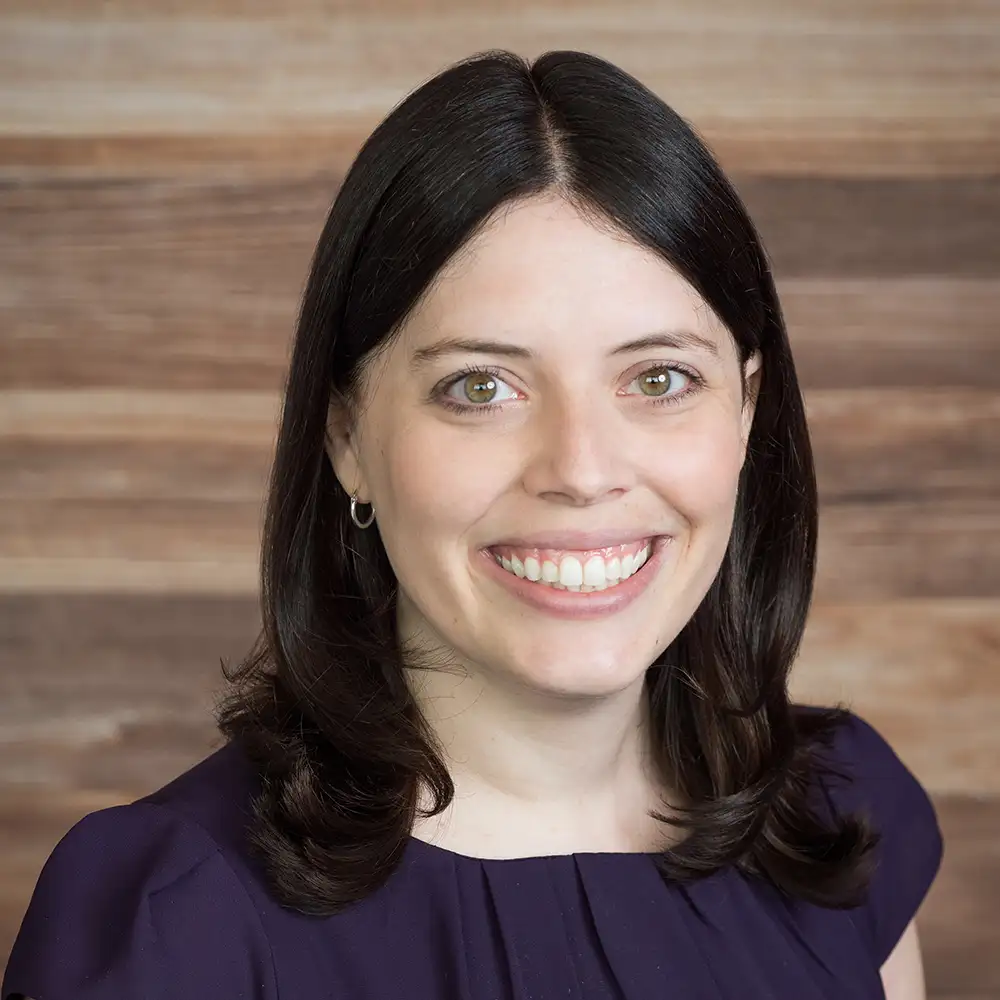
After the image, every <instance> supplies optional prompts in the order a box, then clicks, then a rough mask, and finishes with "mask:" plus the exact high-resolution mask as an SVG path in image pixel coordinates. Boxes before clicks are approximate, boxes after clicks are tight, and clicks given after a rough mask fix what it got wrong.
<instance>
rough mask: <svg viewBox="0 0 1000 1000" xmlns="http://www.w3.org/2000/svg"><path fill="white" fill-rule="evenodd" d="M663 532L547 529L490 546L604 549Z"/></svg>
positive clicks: (640, 540)
mask: <svg viewBox="0 0 1000 1000" xmlns="http://www.w3.org/2000/svg"><path fill="white" fill-rule="evenodd" d="M661 534H662V532H648V531H647V532H642V531H634V530H633V531H630V530H626V529H622V528H607V529H605V530H603V531H546V532H540V533H538V534H536V535H508V536H507V537H506V538H504V539H502V540H500V541H497V542H492V543H491V544H490V545H489V546H488V548H496V547H498V546H501V545H509V546H514V547H517V548H525V549H577V550H580V551H583V550H586V549H603V548H606V547H607V546H609V545H624V544H626V543H628V542H642V541H646V540H647V539H650V538H659V537H660V535H661Z"/></svg>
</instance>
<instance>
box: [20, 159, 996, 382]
mask: <svg viewBox="0 0 1000 1000" xmlns="http://www.w3.org/2000/svg"><path fill="white" fill-rule="evenodd" d="M738 186H739V189H740V191H741V193H742V195H743V197H744V198H745V200H746V201H747V204H748V206H749V208H750V211H751V213H752V214H753V216H754V218H755V220H756V222H757V224H758V226H759V228H760V230H761V232H762V234H763V238H764V241H765V244H766V245H767V247H768V250H769V253H770V255H771V257H772V259H773V261H774V266H775V272H776V275H777V277H778V280H779V282H782V281H786V280H788V279H790V278H794V277H800V278H819V277H822V278H826V279H831V278H837V277H840V278H848V279H852V280H857V279H866V280H869V281H871V280H872V279H874V278H876V277H896V278H903V277H905V278H908V279H910V281H911V283H912V282H913V279H914V278H915V277H916V276H918V275H921V274H925V275H929V276H936V277H937V278H940V277H941V276H942V275H944V276H947V277H949V278H951V279H956V278H963V277H964V278H982V279H984V281H986V282H991V283H995V282H996V279H997V274H998V273H1000V243H998V242H997V241H996V239H995V234H994V232H993V229H994V227H993V225H992V220H993V219H995V218H997V217H1000V177H997V178H981V179H975V178H963V179H950V180H935V181H909V182H896V183H890V182H885V183H883V182H881V181H878V180H817V179H785V180H775V179H765V178H756V179H755V178H744V179H742V180H738ZM336 190H337V181H336V179H335V178H334V177H332V176H329V175H317V176H311V177H293V178H290V179H287V180H279V179H261V178H246V177H242V178H241V177H215V178H203V179H201V180H198V181H194V180H191V181H176V180H175V181H170V180H165V179H164V180H148V179H139V178H131V179H123V180H120V181H107V182H104V181H101V182H84V181H75V182H60V183H51V184H48V183H45V184H19V185H8V186H6V187H3V186H0V214H2V215H3V217H4V220H5V225H4V227H3V229H2V231H0V278H2V281H3V286H4V289H5V290H4V295H3V298H2V299H0V318H2V320H3V323H4V326H5V328H6V329H7V330H8V331H9V332H8V334H7V337H8V338H10V339H11V340H12V341H13V343H14V344H17V343H19V342H24V341H28V342H29V343H30V342H32V341H37V340H39V339H41V340H42V341H45V340H49V341H51V340H52V339H53V338H56V339H65V338H71V337H75V338H82V337H88V338H94V337H95V336H97V333H98V331H100V337H101V338H102V339H103V338H109V339H110V342H111V344H123V343H124V342H127V341H128V340H129V339H130V338H132V337H138V338H140V339H148V338H149V337H151V336H158V337H161V338H164V337H167V335H168V334H171V333H173V332H174V331H178V330H183V332H182V333H181V335H180V337H179V339H178V340H177V341H174V340H173V339H172V338H168V343H169V344H170V347H169V348H168V347H166V346H165V347H163V348H161V351H162V353H164V354H168V355H169V356H170V357H172V358H173V360H174V364H180V365H185V364H186V366H187V370H188V371H191V369H192V368H195V367H196V366H197V364H198V362H199V361H205V360H207V357H209V356H211V355H213V354H216V353H218V352H219V349H220V348H219V346H218V345H219V341H220V338H221V340H222V342H223V343H225V344H226V345H227V348H228V349H231V350H233V351H234V352H235V357H234V361H235V363H236V364H237V366H240V365H247V364H249V365H250V366H251V367H252V366H253V365H254V364H260V362H261V356H262V353H263V356H264V357H267V358H273V357H274V354H275V353H276V352H278V353H280V352H282V351H285V350H286V349H287V345H288V340H289V337H290V335H291V332H292V328H293V325H294V319H295V315H296V311H297V303H298V298H299V295H300V294H301V291H302V288H303V285H304V282H305V278H306V274H307V271H308V264H309V259H310V257H311V255H312V252H313V248H314V245H315V242H316V240H317V238H318V236H319V233H320V229H321V227H322V224H323V221H324V219H325V217H326V214H327V211H328V209H329V205H330V203H331V202H332V199H333V197H334V196H335V194H336ZM828 292H829V290H828ZM925 297H926V295H925ZM979 301H981V298H980V299H976V300H973V301H972V302H969V303H967V304H965V305H964V306H963V309H962V313H961V314H960V315H959V316H957V317H955V318H953V319H952V324H953V325H954V324H957V323H960V322H962V320H963V319H964V318H965V317H968V316H974V315H975V310H976V305H977V302H979ZM855 315H856V311H855ZM971 322H973V323H974V324H976V322H977V321H976V320H975V319H972V320H971ZM968 336H970V335H969V334H964V335H963V337H964V338H968ZM5 339H6V338H5ZM8 350H9V349H8ZM29 356H30V355H29ZM105 356H107V355H106V353H105ZM78 364H79V363H78ZM61 367H62V366H60V365H59V364H56V365H55V369H56V371H57V372H59V371H60V369H61ZM70 367H71V368H72V365H70ZM109 367H110V368H111V372H110V373H109V377H115V375H114V367H113V366H109ZM38 368H39V365H38V364H37V363H36V364H35V365H34V369H35V370H37V369H38ZM15 371H16V368H15ZM134 374H136V375H137V376H138V377H140V378H141V377H142V376H141V375H140V374H139V373H138V372H135V373H134ZM9 377H10V376H8V378H9ZM15 377H16V376H15ZM56 377H57V378H58V377H59V376H58V374H57V375H56ZM117 377H118V378H119V379H120V378H121V377H122V376H121V375H118V376H117ZM146 377H152V376H146ZM189 377H190V376H189ZM8 384H9V383H8ZM202 384H204V383H202ZM272 384H273V383H272Z"/></svg>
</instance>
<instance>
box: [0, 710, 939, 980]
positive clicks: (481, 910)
mask: <svg viewBox="0 0 1000 1000" xmlns="http://www.w3.org/2000/svg"><path fill="white" fill-rule="evenodd" d="M826 752H827V753H828V754H832V756H833V757H834V758H835V763H837V765H838V766H841V767H843V766H845V765H846V768H847V770H848V771H849V772H850V779H849V780H837V781H832V782H828V781H826V780H824V781H823V795H824V796H825V798H826V801H827V803H829V804H830V805H831V806H833V807H835V808H838V809H844V810H849V811H854V810H856V809H861V810H867V812H868V814H869V816H870V818H871V819H872V820H873V822H874V824H875V826H876V828H877V829H879V830H880V831H881V833H882V841H881V843H880V845H879V847H878V849H877V861H878V864H877V869H876V872H875V875H874V877H873V879H872V882H871V885H870V889H869V892H868V894H867V898H866V900H865V902H864V903H862V904H861V905H859V906H856V907H854V908H851V909H830V908H825V907H820V906H817V905H814V904H808V903H804V902H802V901H799V900H796V899H794V898H791V897H789V896H787V895H785V894H783V893H781V892H780V891H779V890H777V888H775V887H774V886H773V885H772V884H771V883H770V882H767V881H766V880H764V879H761V878H755V877H750V876H745V875H743V874H742V873H740V872H738V871H737V870H736V869H735V868H732V867H730V868H726V869H722V870H720V871H718V872H716V873H715V874H714V875H712V876H709V877H707V878H704V879H701V880H698V881H695V882H691V883H685V884H681V883H668V882H666V881H664V879H663V878H662V877H661V876H660V874H659V872H658V871H657V870H656V869H655V868H654V865H653V856H652V855H650V854H629V853H580V854H568V855H555V856H548V857H532V858H512V859H505V860H489V859H478V858H473V857H468V856H465V855H461V854H457V853H454V852H452V851H449V850H447V849H445V848H441V847H436V846H433V845H431V844H429V843H425V842H424V841H421V840H418V839H416V838H413V837H411V838H409V840H408V842H407V846H406V850H405V854H404V858H403V861H402V863H401V864H400V867H399V868H398V869H397V870H396V871H394V872H393V873H392V875H390V876H389V878H388V880H387V881H386V882H385V883H384V885H383V886H382V887H381V888H379V889H378V890H376V891H375V892H373V893H372V894H370V895H369V896H368V897H366V898H365V899H363V900H361V901H359V902H357V903H354V904H351V905H350V906H349V907H348V908H347V909H345V910H343V911H341V912H340V913H338V914H336V915H333V916H325V917H323V916H311V915H307V914H303V913H300V912H298V911H295V910H293V909H290V908H286V907H283V906H281V905H279V904H278V903H277V902H276V901H275V900H274V899H273V898H272V896H271V895H270V893H269V891H268V886H267V883H266V881H265V878H264V875H263V872H262V869H261V867H260V864H259V862H258V861H257V860H255V859H254V858H253V857H252V856H251V855H250V854H249V853H248V851H247V848H246V845H245V842H244V830H245V827H246V823H247V821H248V818H249V815H250V812H249V801H250V797H251V796H252V795H253V793H254V791H255V790H256V788H257V779H256V776H255V773H254V771H253V769H252V768H251V766H250V763H249V761H248V759H247V758H246V757H245V756H244V754H243V753H242V750H241V748H240V746H239V745H238V744H236V743H230V744H227V745H225V746H223V747H222V748H221V749H219V750H216V751H214V752H213V753H212V754H211V755H210V756H208V757H206V758H205V759H204V760H202V761H200V762H199V763H198V764H196V765H195V766H194V767H193V768H191V769H190V770H188V771H186V772H185V773H184V774H182V775H180V776H179V777H177V778H175V779H174V780H173V781H171V782H170V783H169V784H167V785H165V786H164V787H162V788H161V789H159V790H158V791H156V792H153V793H152V794H150V795H148V796H146V797H144V798H141V799H138V800H136V801H134V802H131V803H129V804H126V805H120V806H114V807H111V808H106V809H101V810H98V811H96V812H92V813H90V814H88V815H87V816H85V817H84V818H83V819H81V820H80V821H79V822H78V823H76V825H75V826H73V827H72V828H71V829H70V830H69V832H68V833H67V834H66V835H65V836H64V837H63V838H62V840H61V841H60V842H59V843H58V845H57V846H56V847H55V849H54V850H53V852H52V853H51V855H50V856H49V858H48V860H47V861H46V863H45V866H44V868H43V870H42V872H41V875H40V876H39V879H38V882H37V885H36V887H35V890H34V894H33V896H32V898H31V901H30V904H29V907H28V910H27V912H26V914H25V916H24V919H23V922H22V924H21V928H20V931H19V933H18V935H17V938H16V941H15V943H14V948H13V951H12V954H11V956H10V961H9V963H8V966H7V969H6V972H5V975H4V978H3V986H2V991H0V1000H9V998H10V997H11V996H12V995H13V996H15V997H16V996H17V995H19V994H24V995H26V996H29V997H33V998H35V1000H182V998H183V1000H279V998H281V1000H410V998H413V1000H599V998H600V1000H662V998H668V997H678V998H685V1000H693V998H705V1000H708V998H712V1000H716V998H739V1000H757V998H765V997H773V998H788V997H795V998H796V1000H820V998H826V1000H833V998H838V1000H841V998H843V997H847V996H850V997H854V998H859V1000H860V998H870V1000H876V998H882V997H884V993H883V990H882V985H881V981H880V977H879V968H880V966H881V965H882V963H883V962H884V961H885V960H886V958H887V957H888V955H889V953H890V952H891V951H892V948H893V946H894V945H895V944H896V942H897V941H898V939H899V937H900V935H901V934H902V932H903V931H904V929H905V928H906V926H907V924H908V923H909V921H910V919H911V918H912V917H913V916H914V913H915V912H916V910H917V907H918V906H919V905H920V903H921V901H922V899H923V898H924V896H925V894H926V892H927V890H928V888H929V887H930V885H931V883H932V881H933V879H934V877H935V875H936V873H937V871H938V867H939V865H940V862H941V858H942V851H943V844H942V839H941V833H940V830H939V827H938V822H937V817H936V815H935V812H934V808H933V806H932V804H931V801H930V799H929V798H928V796H927V794H926V792H925V790H924V789H923V788H922V786H921V785H920V784H919V783H918V781H917V780H916V779H915V778H914V776H913V775H912V773H911V772H910V771H909V770H908V769H907V768H906V767H905V766H904V765H903V764H902V762H901V761H900V759H899V758H898V757H897V756H896V754H895V753H894V752H893V750H892V749H891V747H890V746H889V745H888V744H887V743H886V741H885V740H884V739H883V738H882V737H881V736H880V735H879V733H878V732H877V731H876V730H875V729H873V728H872V727H871V726H870V725H869V724H868V723H866V722H864V721H863V720H862V719H861V718H860V717H858V716H857V715H854V714H851V715H850V716H849V717H848V721H847V723H846V724H845V725H843V726H841V727H840V728H839V730H838V735H837V737H836V740H835V742H834V745H833V747H832V749H831V750H829V751H826Z"/></svg>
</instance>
